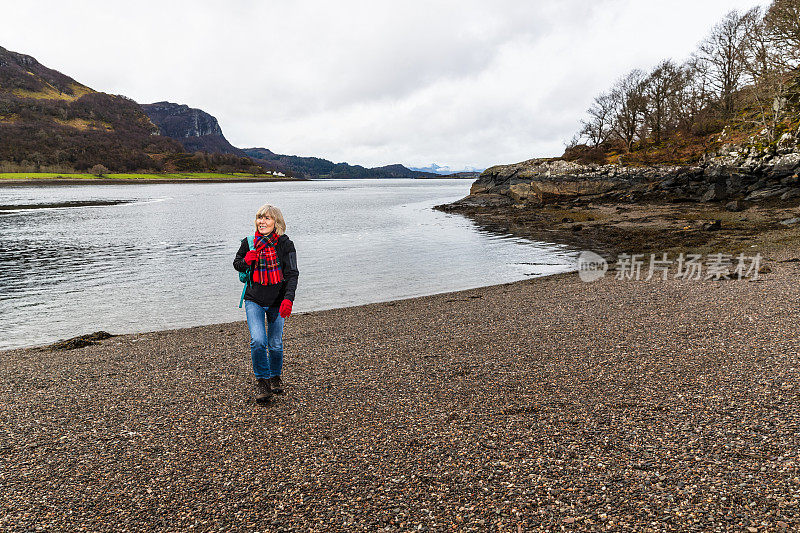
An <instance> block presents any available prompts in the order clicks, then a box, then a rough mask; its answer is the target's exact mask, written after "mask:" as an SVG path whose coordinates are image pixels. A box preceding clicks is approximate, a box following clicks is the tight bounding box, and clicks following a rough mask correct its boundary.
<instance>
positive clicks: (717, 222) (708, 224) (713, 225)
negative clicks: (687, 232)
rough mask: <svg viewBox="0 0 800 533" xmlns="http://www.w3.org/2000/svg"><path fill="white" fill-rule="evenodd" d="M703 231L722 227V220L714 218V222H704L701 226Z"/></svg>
mask: <svg viewBox="0 0 800 533" xmlns="http://www.w3.org/2000/svg"><path fill="white" fill-rule="evenodd" d="M702 229H703V231H717V230H718V229H722V221H721V220H715V221H714V222H706V223H705V224H703V226H702Z"/></svg>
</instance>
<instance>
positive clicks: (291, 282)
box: [233, 235, 300, 307]
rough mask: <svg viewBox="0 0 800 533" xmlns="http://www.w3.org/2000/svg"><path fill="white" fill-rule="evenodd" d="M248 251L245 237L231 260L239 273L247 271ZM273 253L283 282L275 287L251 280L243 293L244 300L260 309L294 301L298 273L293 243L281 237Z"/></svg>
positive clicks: (283, 236)
mask: <svg viewBox="0 0 800 533" xmlns="http://www.w3.org/2000/svg"><path fill="white" fill-rule="evenodd" d="M249 249H250V247H249V246H248V244H247V238H246V237H245V238H244V239H242V245H241V246H239V251H238V252H236V257H235V258H234V260H233V268H235V269H236V270H238V271H239V272H244V271H246V270H247V263H245V262H244V256H245V254H246V253H247V251H248V250H249ZM275 251H276V252H277V253H278V263H279V264H280V266H281V271H282V272H283V281H282V282H280V283H278V284H275V285H262V284H260V283H256V282H255V281H252V280H251V281H250V286H249V287H247V290H246V291H245V293H244V299H245V300H252V301H254V302H255V303H257V304H258V305H260V306H262V307H275V306H278V305H280V304H281V302H282V301H283V300H284V299H286V300H291V301H294V291H295V290H296V289H297V277H298V275H299V274H300V273H299V272H298V270H297V252H296V251H295V249H294V243H293V242H292V241H291V239H289V237H287V236H286V235H281V236H280V237H278V243H277V244H276V245H275Z"/></svg>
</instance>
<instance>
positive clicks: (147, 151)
mask: <svg viewBox="0 0 800 533" xmlns="http://www.w3.org/2000/svg"><path fill="white" fill-rule="evenodd" d="M212 118H213V117H212ZM217 127H218V126H217ZM225 143H227V141H225ZM242 155H243V154H242ZM95 165H103V166H105V167H106V168H107V169H108V170H110V171H112V172H128V171H161V170H166V171H195V170H196V171H214V170H218V171H223V172H232V171H246V172H250V171H261V169H260V167H258V166H255V165H254V163H253V162H252V161H250V160H249V159H242V157H240V156H238V155H237V154H232V155H225V154H222V155H215V156H207V155H200V156H198V155H195V154H191V153H187V152H186V150H185V149H184V147H183V146H182V145H181V144H180V143H179V142H177V141H175V140H173V139H171V138H169V137H167V136H164V135H160V134H159V128H158V127H157V126H156V125H155V124H153V122H152V121H151V120H150V118H149V117H148V116H147V115H146V114H145V113H144V111H143V110H142V108H141V107H140V106H139V104H137V103H136V102H134V101H133V100H131V99H130V98H127V97H125V96H121V95H112V94H106V93H103V92H99V91H95V90H93V89H91V88H89V87H87V86H86V85H83V84H81V83H79V82H77V81H76V80H74V79H73V78H70V77H69V76H67V75H65V74H62V73H61V72H58V71H56V70H53V69H50V68H47V67H45V66H44V65H42V64H41V63H39V62H38V61H37V60H36V59H35V58H33V57H31V56H29V55H25V54H20V53H17V52H12V51H9V50H6V49H5V48H2V47H0V172H34V171H42V172H69V171H76V170H77V171H85V170H88V169H90V168H91V167H93V166H95Z"/></svg>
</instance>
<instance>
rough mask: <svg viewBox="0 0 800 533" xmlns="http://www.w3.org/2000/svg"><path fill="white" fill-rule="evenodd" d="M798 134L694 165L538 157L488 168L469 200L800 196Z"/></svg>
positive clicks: (529, 202) (729, 149)
mask: <svg viewBox="0 0 800 533" xmlns="http://www.w3.org/2000/svg"><path fill="white" fill-rule="evenodd" d="M796 138H797V136H796V135H788V134H787V135H784V137H783V138H782V139H781V141H780V142H779V143H778V145H777V146H776V147H772V148H771V149H769V150H762V151H759V150H758V149H756V148H748V149H743V148H740V147H739V148H737V147H735V146H730V145H729V146H723V147H722V148H721V149H720V150H718V151H717V152H716V153H710V154H708V155H707V156H706V157H705V158H704V159H703V160H701V161H700V162H699V163H698V164H697V165H694V166H680V167H679V166H658V167H633V166H631V167H624V166H618V165H583V164H579V163H575V162H571V161H564V160H561V159H530V160H528V161H523V162H521V163H516V164H513V165H500V166H495V167H491V168H488V169H486V171H484V172H483V173H482V174H481V175H480V177H479V178H478V180H477V181H476V182H475V183H474V184H473V185H472V188H471V189H470V195H469V196H467V197H466V198H464V199H463V200H460V201H459V202H456V205H461V206H502V205H517V206H539V205H543V204H547V203H553V202H560V201H564V200H567V201H579V202H580V201H592V200H599V201H603V200H609V201H611V200H613V201H625V200H631V201H636V200H661V201H671V202H726V203H728V204H730V205H731V206H732V207H731V209H741V207H742V203H741V202H759V201H763V200H767V199H772V198H775V199H781V200H788V199H792V198H795V197H800V179H799V178H798V172H800V149H798V146H797V144H796Z"/></svg>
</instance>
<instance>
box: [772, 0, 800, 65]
mask: <svg viewBox="0 0 800 533" xmlns="http://www.w3.org/2000/svg"><path fill="white" fill-rule="evenodd" d="M764 25H765V30H766V32H767V33H768V34H769V36H770V38H771V40H772V45H773V46H774V47H775V48H776V49H777V50H778V54H777V56H778V57H779V58H780V59H781V60H782V62H783V65H784V67H785V68H796V67H797V66H800V0H774V1H773V2H772V5H770V6H769V9H768V10H767V13H766V15H765V16H764Z"/></svg>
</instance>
